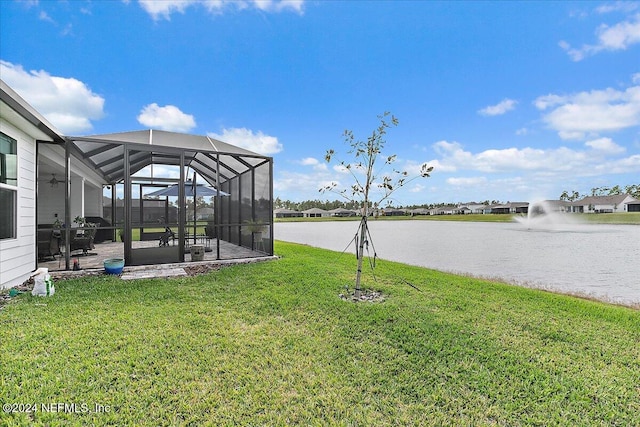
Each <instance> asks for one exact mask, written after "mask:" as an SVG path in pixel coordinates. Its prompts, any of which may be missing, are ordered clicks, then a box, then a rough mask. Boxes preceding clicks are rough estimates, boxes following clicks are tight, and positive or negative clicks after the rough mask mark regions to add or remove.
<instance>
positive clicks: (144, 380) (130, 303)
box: [0, 242, 640, 426]
mask: <svg viewBox="0 0 640 427" xmlns="http://www.w3.org/2000/svg"><path fill="white" fill-rule="evenodd" d="M276 253H277V254H279V255H281V256H282V259H280V260H278V261H274V262H267V263H259V264H251V265H240V266H235V267H229V268H224V269H222V270H220V271H215V272H211V273H209V274H207V275H203V276H198V277H186V278H176V279H168V280H165V279H147V280H139V281H122V280H120V279H118V278H117V277H106V276H104V277H95V278H85V279H76V280H69V281H59V282H57V283H56V295H55V296H53V297H52V298H48V299H43V298H35V297H31V295H30V294H25V295H21V296H19V297H17V298H15V299H14V300H13V301H12V302H10V303H9V304H8V305H6V306H5V307H4V308H3V309H2V310H0V363H1V365H0V371H1V372H2V375H1V376H0V403H2V404H3V405H5V404H29V405H31V404H35V405H36V408H37V409H38V412H35V413H33V412H32V413H24V412H21V413H11V414H7V413H0V425H8V426H11V425H63V424H64V425H151V426H159V425H172V426H173V425H292V424H293V425H375V426H380V425H508V426H520V425H543V426H553V425H581V426H590V425H592V426H596V425H597V426H603V425H607V426H610V425H614V426H615V425H619V426H632V425H635V426H637V425H640V381H639V378H640V311H638V310H633V309H630V308H624V307H617V306H612V305H607V304H602V303H598V302H592V301H587V300H581V299H577V298H573V297H567V296H561V295H555V294H551V293H546V292H542V291H536V290H530V289H524V288H518V287H514V286H508V285H503V284H500V283H494V282H489V281H483V280H477V279H472V278H468V277H460V276H455V275H450V274H444V273H439V272H435V271H432V270H427V269H423V268H418V267H410V266H405V265H401V264H396V263H391V262H385V261H378V266H377V268H376V271H375V273H376V278H375V281H374V278H373V277H372V276H371V274H370V272H367V275H366V278H365V280H366V283H367V285H368V287H370V288H375V289H377V290H381V291H383V292H384V293H385V294H386V296H387V299H386V300H385V301H384V302H381V303H352V302H345V301H342V300H341V299H340V298H338V294H339V293H340V292H342V291H343V290H344V286H345V284H349V285H350V284H351V282H352V279H353V277H354V273H355V258H354V257H353V255H349V254H338V253H335V252H330V251H326V250H320V249H314V248H310V247H307V246H300V245H295V244H286V243H281V242H278V243H277V244H276ZM407 282H409V283H411V284H413V285H414V286H416V287H418V288H419V289H420V291H418V290H416V289H414V288H412V287H411V286H409V285H408V284H407ZM53 403H63V404H64V403H66V404H75V405H76V407H75V412H78V413H74V412H73V411H71V409H74V407H71V406H69V407H68V409H69V411H65V410H64V406H63V407H62V410H61V411H60V407H59V406H58V407H55V406H54V408H56V409H58V410H59V411H60V412H57V413H52V412H43V411H42V410H41V406H39V405H40V404H45V405H51V404H53ZM96 404H97V405H102V406H101V407H99V408H102V412H99V413H91V412H84V413H83V410H82V409H87V410H94V409H95V407H96V406H95V405H96ZM81 405H85V406H81ZM3 408H4V406H3ZM44 408H45V409H47V410H50V409H51V406H45V407H44ZM23 409H24V408H23ZM107 409H108V411H107Z"/></svg>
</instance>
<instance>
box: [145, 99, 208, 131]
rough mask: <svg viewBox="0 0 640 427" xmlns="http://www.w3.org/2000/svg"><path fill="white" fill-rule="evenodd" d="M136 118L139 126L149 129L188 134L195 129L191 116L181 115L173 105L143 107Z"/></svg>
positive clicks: (154, 104) (194, 122)
mask: <svg viewBox="0 0 640 427" xmlns="http://www.w3.org/2000/svg"><path fill="white" fill-rule="evenodd" d="M137 118H138V122H139V123H140V124H141V125H143V126H147V127H149V128H151V129H158V130H166V131H171V132H189V131H190V130H191V129H193V128H194V127H196V121H195V119H194V118H193V116H192V115H191V114H185V113H183V112H182V111H180V109H179V108H178V107H176V106H174V105H165V106H164V107H160V106H159V105H158V104H156V103H155V102H154V103H153V104H149V105H146V106H145V107H143V108H142V111H140V115H139V116H138V117H137Z"/></svg>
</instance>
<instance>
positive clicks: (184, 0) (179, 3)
mask: <svg viewBox="0 0 640 427" xmlns="http://www.w3.org/2000/svg"><path fill="white" fill-rule="evenodd" d="M138 2H139V3H140V6H141V7H142V9H144V10H145V12H147V13H148V14H149V15H151V17H152V18H153V20H154V21H157V20H160V19H166V20H167V21H168V20H170V19H171V15H172V14H174V13H185V11H186V10H187V8H190V7H198V6H202V7H204V8H205V9H206V10H207V11H208V12H209V13H213V14H221V13H223V12H224V11H225V10H227V9H231V8H235V9H236V10H245V9H252V8H253V9H257V10H260V11H263V12H283V11H286V10H291V11H293V12H297V13H299V14H302V13H303V6H304V0H138Z"/></svg>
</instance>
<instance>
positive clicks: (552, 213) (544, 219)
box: [515, 200, 579, 231]
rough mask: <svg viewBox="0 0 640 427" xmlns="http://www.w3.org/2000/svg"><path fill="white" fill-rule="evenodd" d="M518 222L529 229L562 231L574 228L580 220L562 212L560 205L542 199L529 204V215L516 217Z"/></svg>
mask: <svg viewBox="0 0 640 427" xmlns="http://www.w3.org/2000/svg"><path fill="white" fill-rule="evenodd" d="M515 220H516V222H518V223H520V224H522V225H523V226H525V227H526V228H527V229H528V230H551V231H562V230H566V229H572V228H574V227H575V226H576V225H577V224H579V221H578V220H577V218H575V217H574V216H572V215H571V214H570V213H566V212H562V211H560V210H559V209H558V205H554V204H552V203H551V202H550V201H548V200H540V201H536V202H532V203H530V204H529V209H528V212H527V216H526V217H525V216H521V217H516V218H515Z"/></svg>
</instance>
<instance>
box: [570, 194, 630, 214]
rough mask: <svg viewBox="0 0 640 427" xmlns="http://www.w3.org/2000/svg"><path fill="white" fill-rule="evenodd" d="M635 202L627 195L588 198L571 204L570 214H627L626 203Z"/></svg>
mask: <svg viewBox="0 0 640 427" xmlns="http://www.w3.org/2000/svg"><path fill="white" fill-rule="evenodd" d="M636 201H637V200H636V199H634V198H633V197H631V196H630V195H628V194H617V195H614V196H588V197H585V198H583V199H581V200H577V201H575V202H572V203H571V206H572V210H571V211H572V212H580V213H613V212H628V211H627V208H628V203H629V202H636Z"/></svg>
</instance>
